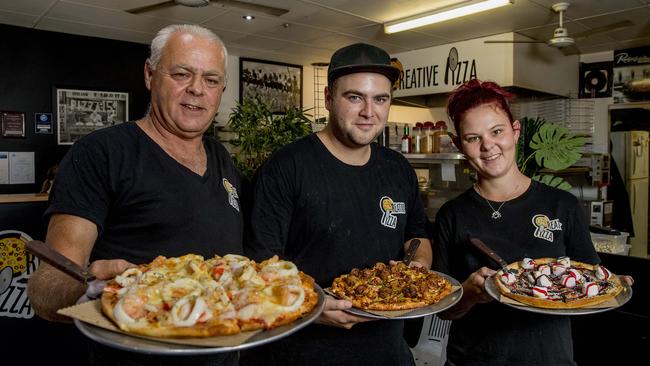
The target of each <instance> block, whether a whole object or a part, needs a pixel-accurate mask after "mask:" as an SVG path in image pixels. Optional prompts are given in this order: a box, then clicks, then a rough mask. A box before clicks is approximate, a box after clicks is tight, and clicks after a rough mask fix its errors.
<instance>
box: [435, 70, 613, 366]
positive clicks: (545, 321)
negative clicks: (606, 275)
mask: <svg viewBox="0 0 650 366" xmlns="http://www.w3.org/2000/svg"><path fill="white" fill-rule="evenodd" d="M512 98H513V95H511V94H510V93H508V92H507V91H505V90H504V89H502V88H501V87H499V85H497V84H496V83H493V82H481V81H479V80H471V81H469V82H467V83H465V84H463V85H461V86H459V87H458V88H457V89H456V90H454V91H453V93H452V94H451V96H450V97H449V101H448V105H447V113H448V114H449V117H450V118H451V120H452V122H453V124H454V126H455V128H456V132H457V136H456V137H455V139H454V143H455V144H456V146H457V147H458V148H459V149H460V151H461V152H462V153H463V154H465V158H466V159H467V160H468V162H469V163H470V164H471V165H472V167H474V169H476V172H477V178H478V179H477V181H476V183H475V184H474V186H473V187H472V188H470V189H468V190H467V191H466V192H464V193H463V194H461V195H460V196H458V197H457V198H455V199H453V200H451V201H449V202H447V203H445V204H444V205H443V206H442V207H441V209H440V210H439V212H438V215H437V217H436V222H435V232H434V241H435V244H434V247H437V251H438V255H437V256H434V257H435V258H436V260H437V262H438V263H437V268H436V269H437V270H439V271H441V272H445V273H449V274H450V275H452V276H453V277H455V278H458V279H463V280H464V282H463V290H464V294H463V298H462V299H461V301H460V302H458V304H456V305H455V306H454V307H452V308H451V309H449V310H448V311H446V312H445V313H442V314H440V317H441V318H446V319H453V320H454V322H453V323H452V326H451V329H450V334H449V341H448V345H447V360H448V365H478V364H480V365H541V364H544V365H575V362H574V360H573V345H572V339H571V324H570V320H569V318H568V317H566V316H552V315H543V314H537V313H532V312H526V311H521V310H517V309H513V308H511V307H508V306H504V305H502V304H499V303H497V302H494V301H492V298H491V297H490V296H489V295H488V294H487V293H486V292H485V287H484V283H485V281H486V279H487V278H488V277H489V276H491V275H493V274H494V273H495V271H494V270H493V269H490V268H494V266H495V264H494V263H493V262H491V261H490V259H488V258H487V257H486V256H485V255H484V254H482V253H481V252H479V251H478V250H476V249H475V248H474V247H473V246H472V245H471V244H470V242H469V240H468V238H469V237H476V238H479V239H481V240H483V242H485V243H486V244H487V245H488V246H490V247H491V248H492V249H493V250H494V251H495V252H496V253H497V254H499V255H500V256H501V257H503V258H504V259H505V260H506V262H508V263H511V262H515V261H519V260H521V259H523V258H525V257H528V258H540V257H562V256H568V257H570V258H571V259H575V260H578V261H582V262H586V263H593V264H595V263H598V262H599V261H600V260H599V258H598V255H597V254H596V251H595V250H594V246H593V245H592V243H591V238H590V235H589V230H588V225H587V223H586V220H585V216H584V213H583V211H582V208H581V206H580V204H579V202H578V200H577V198H576V197H574V196H573V195H571V194H570V193H568V192H565V191H562V190H559V189H555V188H551V187H549V186H547V185H545V184H542V183H539V182H537V181H533V180H531V179H530V178H528V177H527V176H525V175H524V174H523V173H522V172H521V171H520V170H519V168H518V167H517V163H516V146H517V140H518V139H519V135H520V128H521V125H520V123H519V121H517V120H515V119H514V118H513V116H512V113H511V112H510V107H509V103H510V101H511V100H512Z"/></svg>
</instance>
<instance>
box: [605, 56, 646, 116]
mask: <svg viewBox="0 0 650 366" xmlns="http://www.w3.org/2000/svg"><path fill="white" fill-rule="evenodd" d="M613 96H614V103H627V102H639V101H645V100H650V46H646V47H639V48H629V49H626V50H618V51H614V93H613Z"/></svg>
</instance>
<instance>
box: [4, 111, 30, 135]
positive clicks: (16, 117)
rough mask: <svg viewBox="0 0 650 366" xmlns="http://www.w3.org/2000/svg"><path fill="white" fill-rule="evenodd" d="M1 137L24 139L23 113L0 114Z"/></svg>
mask: <svg viewBox="0 0 650 366" xmlns="http://www.w3.org/2000/svg"><path fill="white" fill-rule="evenodd" d="M0 120H1V122H2V137H25V113H23V112H1V114H0Z"/></svg>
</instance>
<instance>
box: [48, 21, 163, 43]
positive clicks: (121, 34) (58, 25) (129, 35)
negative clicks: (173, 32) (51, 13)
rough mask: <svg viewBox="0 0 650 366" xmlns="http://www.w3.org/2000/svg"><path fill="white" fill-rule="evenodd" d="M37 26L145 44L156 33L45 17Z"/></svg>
mask: <svg viewBox="0 0 650 366" xmlns="http://www.w3.org/2000/svg"><path fill="white" fill-rule="evenodd" d="M37 28H38V29H42V30H48V31H56V32H62V33H71V34H79V35H86V36H90V37H101V38H108V39H116V40H121V41H127V42H136V43H145V44H148V43H149V42H151V39H153V37H154V35H155V33H147V32H139V31H129V30H125V29H116V28H109V27H105V26H100V25H96V24H90V23H78V22H66V21H62V20H58V19H52V18H43V20H42V21H41V22H39V25H38V27H37Z"/></svg>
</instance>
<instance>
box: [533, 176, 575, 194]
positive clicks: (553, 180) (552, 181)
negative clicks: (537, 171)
mask: <svg viewBox="0 0 650 366" xmlns="http://www.w3.org/2000/svg"><path fill="white" fill-rule="evenodd" d="M533 180H536V181H538V182H541V183H544V184H546V185H548V186H551V187H555V188H559V189H562V190H565V191H568V190H570V189H571V187H572V186H571V184H570V183H569V182H567V181H565V180H564V178H561V177H556V176H554V175H550V174H544V175H536V176H534V177H533Z"/></svg>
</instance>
